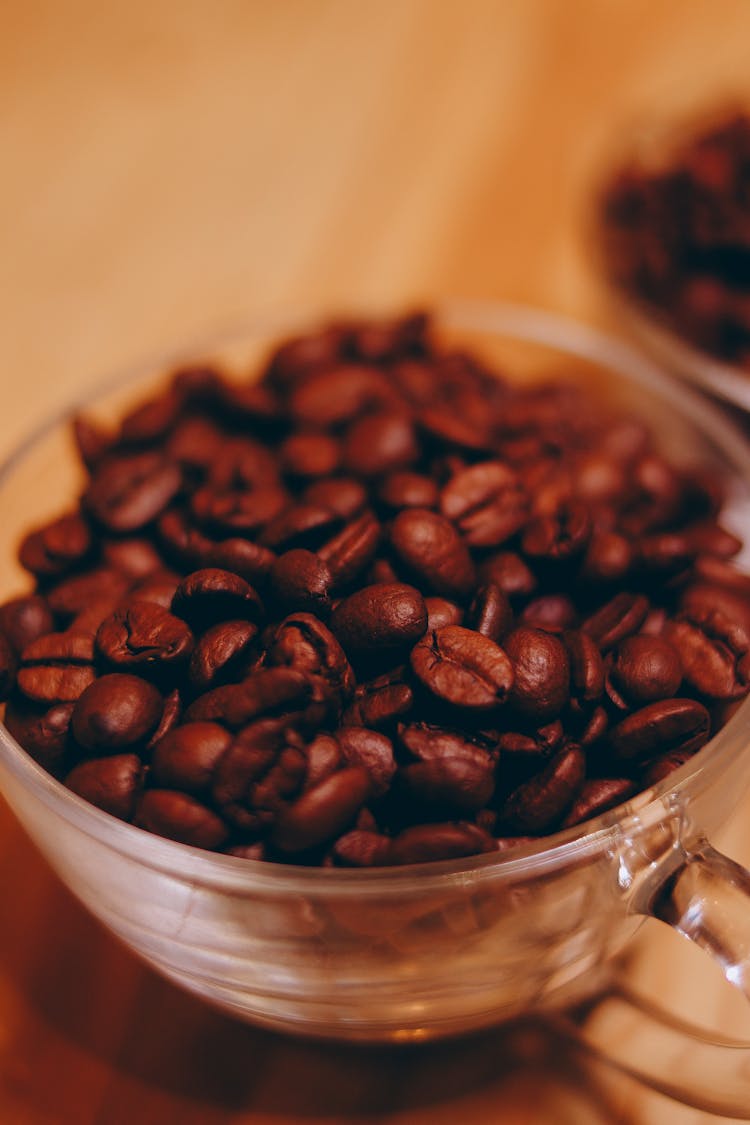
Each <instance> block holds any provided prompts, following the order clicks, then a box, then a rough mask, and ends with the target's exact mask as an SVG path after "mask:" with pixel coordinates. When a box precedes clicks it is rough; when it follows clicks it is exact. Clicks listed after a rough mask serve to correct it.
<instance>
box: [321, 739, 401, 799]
mask: <svg viewBox="0 0 750 1125" xmlns="http://www.w3.org/2000/svg"><path fill="white" fill-rule="evenodd" d="M336 740H337V742H338V744H339V746H340V747H341V752H342V754H343V755H344V758H345V759H346V761H347V762H348V764H349V765H350V766H362V767H363V769H366V770H367V772H368V774H369V775H370V783H371V787H372V795H373V796H374V797H381V796H383V794H385V793H387V792H388V789H389V788H390V784H391V781H392V780H393V775H394V774H395V772H396V761H395V758H394V757H393V745H392V743H391V740H390V739H389V738H386V736H385V735H384V734H381V733H380V732H379V731H375V730H368V729H367V728H366V727H357V726H349V727H342V728H341V729H340V730H339V731H337V732H336Z"/></svg>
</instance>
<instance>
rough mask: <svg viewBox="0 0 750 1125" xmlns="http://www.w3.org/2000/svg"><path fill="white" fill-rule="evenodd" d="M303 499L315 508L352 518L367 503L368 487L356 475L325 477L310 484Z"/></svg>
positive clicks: (346, 518) (343, 517)
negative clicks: (355, 477) (356, 478)
mask: <svg viewBox="0 0 750 1125" xmlns="http://www.w3.org/2000/svg"><path fill="white" fill-rule="evenodd" d="M302 499H303V500H304V501H305V503H307V504H311V505H312V506H313V507H315V508H325V509H327V510H328V511H329V512H335V513H336V515H337V516H341V518H342V519H344V520H350V519H353V518H354V516H358V515H359V513H360V512H361V511H362V509H363V508H364V507H365V505H366V504H367V489H366V488H365V486H364V485H363V484H362V483H361V481H358V480H355V479H354V477H325V478H324V479H323V480H316V481H313V482H312V484H309V485H308V486H307V488H306V489H305V491H304V492H303V494H302Z"/></svg>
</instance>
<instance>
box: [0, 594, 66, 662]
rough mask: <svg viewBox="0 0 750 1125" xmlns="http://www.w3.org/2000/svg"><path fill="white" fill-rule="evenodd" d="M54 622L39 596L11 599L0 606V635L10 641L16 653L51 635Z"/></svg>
mask: <svg viewBox="0 0 750 1125" xmlns="http://www.w3.org/2000/svg"><path fill="white" fill-rule="evenodd" d="M54 627H55V620H54V617H53V616H52V613H51V611H50V608H49V606H48V604H47V602H46V600H45V599H44V598H43V597H41V596H40V595H39V594H28V595H26V596H25V597H20V598H11V600H10V601H7V602H4V603H3V604H2V605H0V633H2V634H3V636H4V637H6V639H7V640H8V641H10V643H11V645H12V646H13V648H14V649H15V650H16V652H19V653H20V652H23V650H24V649H25V648H26V646H27V645H30V644H31V642H32V641H36V640H38V639H39V637H43V636H45V635H46V634H47V633H51V632H52V630H53V629H54Z"/></svg>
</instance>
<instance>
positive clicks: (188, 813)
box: [135, 789, 229, 851]
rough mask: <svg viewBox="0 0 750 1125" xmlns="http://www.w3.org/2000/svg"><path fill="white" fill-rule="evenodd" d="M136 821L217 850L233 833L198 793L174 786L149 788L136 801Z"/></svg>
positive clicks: (193, 844)
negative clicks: (183, 790) (174, 787)
mask: <svg viewBox="0 0 750 1125" xmlns="http://www.w3.org/2000/svg"><path fill="white" fill-rule="evenodd" d="M135 824H137V826H138V827H139V828H145V829H146V831H147V832H154V833H155V834H156V835H157V836H166V837H167V839H169V840H178V841H179V842H180V843H181V844H190V845H191V847H194V848H207V849H209V850H213V851H215V850H216V849H217V848H220V847H221V846H222V844H223V843H225V841H226V839H227V837H228V836H229V831H228V829H227V826H226V825H225V824H224V822H223V821H222V820H221V819H220V818H219V817H218V816H217V815H216V813H215V812H212V811H211V809H209V808H207V807H206V805H203V804H201V803H200V801H197V800H196V799H195V797H190V796H188V794H187V793H175V792H173V791H172V790H170V789H148V790H146V792H145V793H143V795H142V796H141V797H140V799H139V800H138V802H137V805H136V811H135Z"/></svg>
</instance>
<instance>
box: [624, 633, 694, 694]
mask: <svg viewBox="0 0 750 1125" xmlns="http://www.w3.org/2000/svg"><path fill="white" fill-rule="evenodd" d="M609 679H610V681H611V683H612V685H613V686H614V687H615V689H616V690H617V692H619V693H620V695H622V696H623V697H624V698H625V699H626V700H627V701H628V703H629V704H630V705H631V706H638V705H640V704H643V703H653V702H655V701H656V700H658V699H670V698H672V697H673V696H675V695H676V694H677V692H678V690H679V687H680V684H681V683H682V662H681V659H680V656H679V654H678V650H677V648H675V646H674V645H673V644H670V642H669V641H668V640H667V639H666V636H664V637H649V636H642V635H639V634H636V635H635V636H632V637H626V638H625V640H624V641H621V642H620V644H619V645H618V646H617V647H616V648H615V649H614V651H613V652H612V657H611V663H610V667H609Z"/></svg>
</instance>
